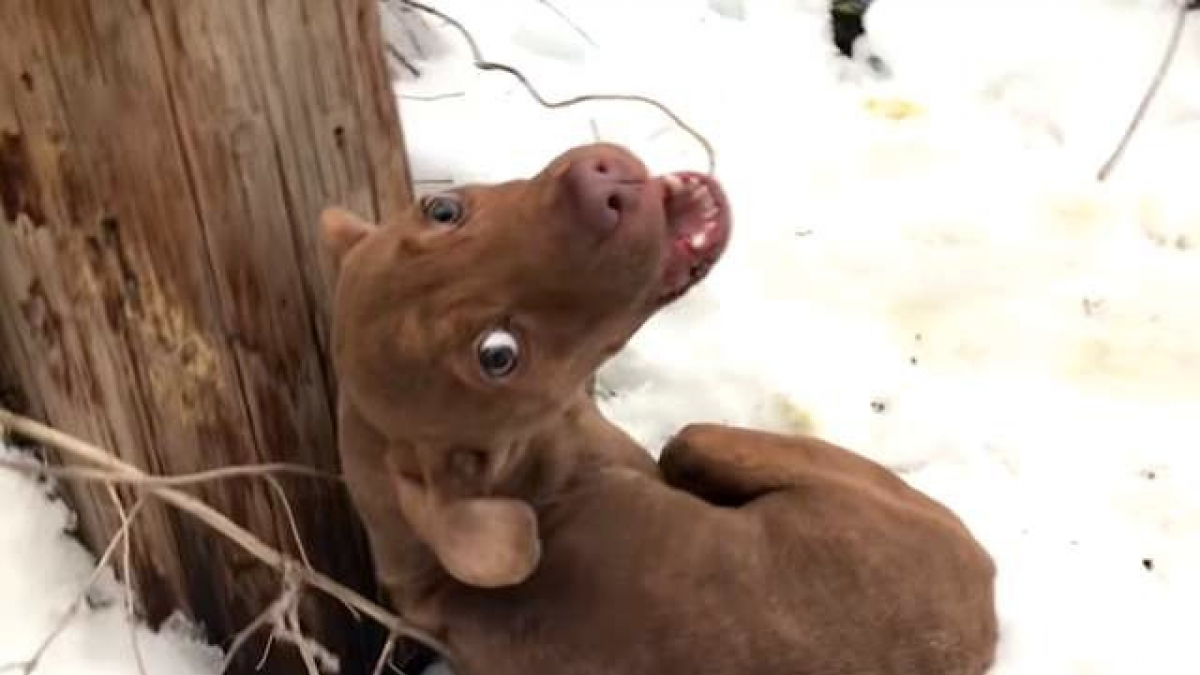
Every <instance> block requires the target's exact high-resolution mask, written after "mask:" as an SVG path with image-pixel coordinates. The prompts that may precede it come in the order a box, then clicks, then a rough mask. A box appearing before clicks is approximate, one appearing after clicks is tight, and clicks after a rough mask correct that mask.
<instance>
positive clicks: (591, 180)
mask: <svg viewBox="0 0 1200 675" xmlns="http://www.w3.org/2000/svg"><path fill="white" fill-rule="evenodd" d="M643 173H644V172H639V171H638V169H637V167H634V166H630V165H629V163H628V161H626V160H624V158H622V157H620V156H617V155H615V154H611V155H610V154H608V153H598V154H595V155H589V156H585V157H580V158H579V159H577V160H575V161H574V162H572V163H571V166H570V168H568V169H567V172H566V174H564V176H563V180H564V181H565V182H566V191H567V194H568V196H569V198H570V199H571V201H572V202H573V204H574V207H575V214H576V218H577V220H578V225H579V226H580V227H582V228H584V229H586V230H589V231H591V232H593V233H594V234H597V235H599V236H601V237H604V236H607V235H609V234H611V233H612V232H613V231H614V230H616V228H617V224H618V223H620V222H621V217H622V216H624V215H625V214H627V213H630V212H632V211H634V210H636V209H637V205H638V199H640V198H641V188H642V184H643V183H644V182H645V176H644V175H642V174H643Z"/></svg>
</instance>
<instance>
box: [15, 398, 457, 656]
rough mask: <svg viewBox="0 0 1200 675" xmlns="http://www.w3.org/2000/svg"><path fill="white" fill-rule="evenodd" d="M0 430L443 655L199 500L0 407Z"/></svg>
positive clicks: (405, 625)
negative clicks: (133, 488) (182, 516)
mask: <svg viewBox="0 0 1200 675" xmlns="http://www.w3.org/2000/svg"><path fill="white" fill-rule="evenodd" d="M0 428H8V429H10V430H11V431H12V432H14V433H16V434H18V435H20V436H24V437H26V438H29V439H31V440H34V441H38V442H40V443H44V444H46V445H50V446H52V447H54V448H56V449H58V450H61V451H63V452H66V453H68V454H70V455H72V456H74V457H77V458H79V459H83V460H85V461H88V462H91V463H93V464H99V465H100V466H103V467H106V468H108V469H111V470H113V471H114V472H117V473H119V474H121V475H123V476H125V477H127V478H129V479H131V480H128V481H126V482H128V483H130V484H132V485H142V486H145V487H146V490H147V492H149V493H150V494H152V495H154V496H155V497H158V498H159V499H161V500H163V501H165V502H167V503H168V504H170V505H171V506H174V507H175V508H177V509H179V510H180V511H183V512H185V513H187V514H189V515H191V516H193V517H194V518H196V519H197V520H199V521H200V522H202V523H204V524H205V525H207V526H208V527H210V528H212V529H213V530H216V531H217V533H218V534H220V535H221V536H223V537H225V538H226V539H228V540H229V541H231V542H233V543H234V544H236V545H237V546H239V547H240V548H242V550H244V551H246V552H247V553H249V554H250V555H252V556H254V557H255V558H258V559H259V560H260V561H261V562H263V563H264V564H266V565H267V566H269V567H273V568H275V569H276V570H278V571H280V572H286V571H288V569H293V570H294V574H295V577H296V578H297V579H298V580H299V581H302V582H303V583H304V584H306V585H308V586H312V587H313V588H316V589H317V590H319V591H321V592H322V593H325V594H326V595H329V596H331V597H333V598H336V599H338V600H340V601H342V602H343V603H345V604H347V605H350V606H351V607H353V608H355V609H356V610H358V611H359V612H362V613H363V614H365V615H366V616H368V617H370V618H371V619H372V620H374V621H376V622H378V623H379V624H381V625H382V626H384V627H385V628H388V629H389V630H391V631H392V632H395V633H397V634H399V635H401V636H403V637H406V638H409V639H412V640H415V641H417V642H420V643H421V644H424V645H426V646H427V647H429V648H430V649H433V650H434V651H437V652H440V653H446V652H447V651H448V650H447V649H446V646H445V645H444V644H443V643H442V641H441V640H439V639H438V638H437V637H435V636H434V635H432V634H430V633H429V632H427V631H425V630H422V629H421V628H418V627H416V626H414V625H412V624H411V623H409V622H407V621H405V620H404V619H401V618H400V617H398V616H396V615H395V614H392V613H391V612H389V611H387V610H386V609H384V608H383V607H380V606H379V605H378V604H376V603H374V602H372V601H370V600H368V599H366V598H364V597H363V596H361V595H359V594H358V593H357V592H355V591H354V590H352V589H350V588H348V587H346V586H344V585H342V584H340V583H338V582H337V581H335V580H333V579H331V578H330V577H328V576H326V575H325V574H322V573H321V572H318V571H316V570H309V569H305V568H303V567H300V566H299V565H298V563H297V561H296V560H295V559H294V558H291V557H290V556H286V555H283V554H281V553H280V552H279V551H276V550H275V549H273V548H271V547H270V546H268V545H267V544H266V543H264V542H263V541H262V540H261V539H259V538H258V537H256V536H255V535H254V534H252V533H250V532H248V531H247V530H245V529H243V528H242V527H241V526H239V525H238V524H237V523H235V522H233V521H232V520H230V519H229V518H228V517H227V516H225V514H223V513H221V512H220V511H217V510H216V509H214V508H212V507H211V506H209V505H208V504H205V503H204V502H203V501H201V500H199V499H197V498H195V497H192V496H191V495H188V494H186V493H184V492H180V491H179V490H176V489H174V488H171V487H165V486H161V485H156V484H155V481H154V480H152V479H153V477H152V476H149V475H147V474H145V473H143V472H142V471H141V470H139V469H137V468H136V467H133V466H131V465H130V464H127V463H125V462H124V461H122V460H120V459H118V458H117V457H115V456H114V455H112V454H109V453H108V452H106V451H104V450H102V449H101V448H99V447H98V446H95V445H93V444H91V443H88V442H86V441H83V440H80V439H78V438H76V437H74V436H71V435H69V434H66V433H63V432H61V431H59V430H57V429H54V428H51V427H48V426H46V425H44V424H41V423H39V422H36V421H34V420H32V419H29V418H27V417H23V416H21V415H17V414H15V413H13V412H12V411H9V410H6V409H4V408H0ZM231 468H234V467H231ZM210 473H211V472H210ZM63 476H64V477H67V478H70V476H69V475H67V474H65V473H64V474H63ZM133 479H136V480H133ZM147 479H150V480H147Z"/></svg>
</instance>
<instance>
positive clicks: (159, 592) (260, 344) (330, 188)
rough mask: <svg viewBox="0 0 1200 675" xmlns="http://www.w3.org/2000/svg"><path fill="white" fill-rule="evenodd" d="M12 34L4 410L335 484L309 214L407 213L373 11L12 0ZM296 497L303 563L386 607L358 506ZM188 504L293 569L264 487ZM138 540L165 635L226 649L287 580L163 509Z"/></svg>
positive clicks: (2, 14) (144, 449)
mask: <svg viewBox="0 0 1200 675" xmlns="http://www.w3.org/2000/svg"><path fill="white" fill-rule="evenodd" d="M0 30H2V31H3V32H4V36H3V39H0V264H2V268H0V377H3V379H4V380H6V381H9V382H10V383H11V384H12V385H15V386H12V388H13V389H15V390H16V391H15V393H14V394H13V395H12V396H13V397H14V398H16V399H18V400H19V401H20V402H21V405H23V406H25V407H26V408H27V409H28V410H29V411H30V412H32V413H34V414H36V415H39V416H41V417H43V418H45V419H46V420H47V421H48V422H50V423H52V424H54V425H55V426H58V427H61V428H62V429H64V430H66V431H68V432H71V433H74V434H78V435H80V436H82V437H83V438H86V439H88V440H91V441H93V442H96V443H98V444H100V445H102V446H104V447H109V448H113V449H115V451H116V452H118V453H119V454H120V455H121V456H122V457H123V458H124V459H126V460H129V461H131V462H133V463H135V464H137V465H139V466H142V467H145V468H146V469H148V470H152V471H160V472H170V473H176V472H186V471H195V470H199V469H205V468H211V467H216V466H222V465H227V464H237V463H246V462H259V461H289V462H300V463H304V464H309V465H312V466H316V467H320V468H325V469H336V468H337V459H336V452H335V447H334V438H335V436H334V429H333V424H334V422H333V404H332V402H333V400H334V387H335V383H334V381H333V378H332V375H331V373H330V372H329V370H328V368H327V367H326V365H325V364H326V363H327V345H328V333H327V325H328V314H329V312H328V302H329V294H328V290H327V289H328V283H327V282H328V280H329V269H328V267H327V262H326V261H325V260H324V259H323V258H322V257H321V256H320V255H319V250H318V247H317V245H316V240H315V235H316V219H317V214H318V213H319V211H320V209H321V208H323V207H324V206H326V205H328V204H331V203H339V204H345V205H348V206H351V207H353V208H355V209H357V210H359V211H361V212H363V213H371V214H375V215H376V216H377V217H379V216H387V215H388V214H389V213H392V212H394V211H395V210H396V209H399V208H402V207H403V206H404V205H405V204H406V203H407V201H408V200H409V199H410V192H409V190H410V188H409V181H408V175H407V170H406V166H405V163H404V147H403V142H402V136H401V133H400V126H399V120H398V115H397V113H396V110H395V102H394V99H393V96H392V93H391V91H390V88H389V86H388V82H387V78H386V71H385V66H384V61H383V52H382V46H381V37H380V34H379V27H378V17H377V9H376V3H375V0H255V1H251V0H205V2H194V1H191V0H154V2H143V1H141V0H4V1H3V2H0ZM287 487H288V490H289V493H290V494H291V495H292V498H293V507H294V509H295V511H296V513H297V515H298V517H299V520H300V523H299V526H300V531H301V534H302V537H303V539H304V541H305V544H306V547H307V549H308V553H309V555H310V557H311V558H312V560H313V564H314V565H315V566H316V567H318V568H320V569H322V570H323V571H326V572H328V573H330V574H332V575H334V576H335V577H337V578H339V579H341V580H343V581H346V582H347V583H350V584H351V585H354V586H356V587H358V588H359V589H360V590H362V591H364V592H366V593H373V592H374V589H373V580H372V576H371V574H370V566H369V562H368V558H367V555H366V549H365V544H364V540H363V539H362V537H361V534H360V532H359V530H358V528H357V523H356V522H355V520H354V517H353V515H352V511H351V509H350V506H349V503H348V501H347V499H346V498H345V495H344V494H342V492H341V491H340V489H339V488H336V487H330V486H328V485H321V484H315V483H313V482H305V481H296V480H289V482H288V484H287ZM198 492H199V493H200V494H201V495H202V496H203V497H204V498H206V499H208V500H210V501H211V503H213V504H214V505H215V506H217V507H218V508H220V509H221V510H222V511H224V512H225V513H227V514H229V515H230V516H231V517H232V518H233V519H234V520H236V521H237V522H239V523H241V524H243V525H245V526H247V527H248V528H250V529H252V530H253V531H254V532H256V533H258V534H260V535H261V536H263V537H264V538H266V539H267V540H268V541H270V542H271V543H273V544H275V545H276V546H277V547H279V548H280V549H281V550H284V551H290V552H295V546H294V545H293V544H292V543H291V537H290V536H289V535H288V530H287V527H286V523H285V521H284V520H283V518H282V511H281V509H280V508H279V507H278V505H277V504H275V503H273V502H272V496H271V493H270V492H269V491H268V490H267V489H266V487H265V486H264V485H261V484H256V483H247V482H245V481H241V482H228V483H222V484H219V485H210V486H204V487H202V488H198ZM73 497H74V505H75V506H76V508H77V510H78V511H79V513H80V516H81V530H82V532H83V533H84V535H85V537H86V539H87V540H88V541H89V542H90V543H91V544H92V545H93V546H96V545H100V544H102V543H103V542H105V541H107V538H108V536H109V535H110V533H111V532H112V531H113V530H114V528H115V525H116V518H115V514H114V513H113V511H112V509H111V507H110V505H109V502H108V499H107V497H106V496H105V495H104V494H103V493H101V492H99V491H97V490H93V489H78V490H76V491H75V492H74V495H73ZM135 541H136V548H135V551H136V565H135V567H136V569H135V573H136V575H137V582H138V584H137V585H138V589H139V591H140V595H141V599H142V601H143V604H144V609H145V611H146V613H147V614H148V616H149V617H150V618H151V619H152V620H159V619H162V618H164V617H165V616H166V615H167V614H168V613H169V612H171V611H173V610H174V609H176V608H180V609H183V610H185V611H186V612H187V613H188V614H189V615H190V616H192V617H193V618H195V619H198V620H200V621H202V622H203V623H204V625H205V626H206V628H207V630H208V633H209V637H210V638H211V639H213V640H225V639H228V638H229V637H230V636H231V635H232V634H234V633H236V632H237V630H238V629H240V627H241V626H242V625H243V624H245V623H246V622H247V621H249V619H250V618H251V617H252V616H253V615H254V614H256V613H257V612H258V611H260V610H261V609H262V608H263V607H264V606H265V605H266V603H268V602H269V601H270V600H271V599H272V598H273V597H274V595H275V594H276V593H277V592H278V586H279V579H278V578H277V577H276V576H275V575H273V574H272V573H270V572H269V571H267V570H264V569H262V568H261V567H260V566H258V565H256V564H255V563H254V562H253V561H251V560H249V559H247V558H246V557H245V556H244V555H242V554H241V553H240V552H238V551H237V550H235V549H233V548H232V547H230V546H227V545H225V544H223V543H221V542H219V541H218V540H217V539H216V538H214V537H212V536H211V535H210V534H208V533H207V532H205V531H204V530H203V529H202V528H200V527H198V526H197V525H196V524H194V523H192V522H188V521H185V520H181V519H180V518H179V517H178V516H176V515H175V514H172V513H169V512H167V511H165V510H163V509H159V508H155V509H149V510H148V511H147V512H146V514H145V517H144V518H143V519H142V521H141V523H140V525H139V526H138V527H137V529H136V540H135ZM304 618H305V621H306V623H307V625H308V626H309V627H310V629H311V631H312V632H313V634H314V635H317V636H319V637H320V638H321V639H322V640H324V641H325V642H326V644H327V645H328V646H330V647H331V648H333V649H335V650H336V651H337V652H339V653H340V654H342V656H343V657H344V658H345V660H346V663H345V664H344V666H345V671H344V672H359V671H361V670H363V669H365V668H366V667H367V666H366V662H367V661H369V660H371V659H373V658H374V656H375V654H374V653H373V652H372V650H371V649H370V648H371V646H372V645H371V644H370V643H369V641H367V642H364V640H363V639H362V637H363V635H364V634H365V633H364V631H365V628H366V627H365V626H364V627H361V628H360V627H359V626H358V625H357V624H355V623H354V622H353V621H352V620H351V619H350V617H349V616H348V614H347V612H346V611H345V610H344V609H342V608H340V607H338V606H336V605H334V604H333V603H329V602H324V601H321V602H314V603H312V606H311V607H310V608H309V611H307V612H306V614H305V617H304ZM278 651H285V650H278ZM257 656H258V654H257V653H250V652H248V653H247V657H246V659H247V661H246V662H244V663H243V664H241V667H240V668H239V670H241V669H242V668H245V667H246V665H247V664H248V663H250V662H252V661H254V660H256V659H257ZM291 663H292V662H290V661H289V660H287V659H279V660H276V661H275V666H273V668H274V669H275V670H278V671H279V672H283V670H286V669H287V668H288V666H289V665H291ZM270 668H271V667H269V669H270Z"/></svg>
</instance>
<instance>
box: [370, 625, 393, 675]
mask: <svg viewBox="0 0 1200 675" xmlns="http://www.w3.org/2000/svg"><path fill="white" fill-rule="evenodd" d="M397 637H398V636H397V635H396V634H395V633H392V634H391V635H389V636H388V639H387V643H386V644H384V645H383V651H381V652H379V659H378V660H377V661H375V669H374V670H372V671H371V675H383V669H384V668H386V667H387V664H388V662H390V661H391V660H392V652H394V651H395V650H396V639H397Z"/></svg>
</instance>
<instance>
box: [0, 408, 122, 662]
mask: <svg viewBox="0 0 1200 675" xmlns="http://www.w3.org/2000/svg"><path fill="white" fill-rule="evenodd" d="M0 413H3V410H2V409H0ZM0 427H3V424H0ZM143 505H145V498H144V497H138V500H137V501H136V502H134V504H133V507H132V508H130V509H129V513H128V515H127V517H126V518H125V519H124V521H123V522H122V523H121V527H120V528H119V529H118V530H117V532H116V533H115V534H114V535H113V537H112V539H111V540H109V542H108V546H106V547H105V548H104V552H103V553H101V554H100V559H99V560H97V561H96V567H95V568H94V569H93V570H92V573H91V575H90V576H88V578H87V581H85V582H84V584H83V588H81V589H80V591H79V595H77V596H76V597H75V600H73V601H72V602H71V605H70V606H69V607H67V611H66V612H64V613H63V615H62V617H60V618H59V620H58V623H57V624H55V626H54V629H53V630H51V631H50V634H49V635H47V636H46V637H45V639H43V640H42V643H41V644H40V645H38V648H37V650H36V651H34V653H33V656H32V657H30V658H29V660H28V661H24V662H21V663H7V664H4V665H2V666H0V673H3V672H7V671H10V670H16V669H18V668H19V669H20V670H21V673H22V675H32V673H33V671H35V670H37V667H38V664H40V663H41V661H42V657H44V656H45V655H46V652H47V651H48V650H49V649H50V646H51V645H52V644H54V641H55V640H57V639H58V637H59V636H60V635H62V633H63V631H65V630H66V629H67V626H69V625H70V624H71V619H73V618H75V614H76V613H77V612H79V609H80V608H81V607H83V603H84V602H85V601H86V599H87V595H88V592H89V591H90V590H91V589H92V586H94V585H95V584H96V581H97V580H98V579H99V578H100V575H101V574H103V573H104V569H105V568H106V567H107V566H108V563H109V561H111V560H112V558H113V556H114V555H115V554H116V552H117V547H118V546H119V545H120V544H121V542H122V540H124V539H125V538H126V537H127V536H128V533H129V527H130V526H131V525H133V521H134V520H136V519H137V517H138V515H139V514H140V513H141V511H142V506H143Z"/></svg>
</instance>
